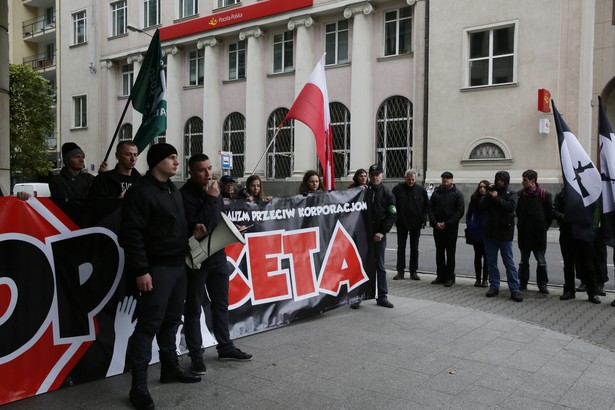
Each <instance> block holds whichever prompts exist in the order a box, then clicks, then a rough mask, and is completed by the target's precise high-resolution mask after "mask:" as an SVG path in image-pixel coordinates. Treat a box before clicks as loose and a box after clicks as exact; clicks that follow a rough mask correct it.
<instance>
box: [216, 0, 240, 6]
mask: <svg viewBox="0 0 615 410" xmlns="http://www.w3.org/2000/svg"><path fill="white" fill-rule="evenodd" d="M217 1H218V7H226V6H232V5H233V4H239V3H241V1H240V0H217Z"/></svg>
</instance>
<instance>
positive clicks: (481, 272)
mask: <svg viewBox="0 0 615 410" xmlns="http://www.w3.org/2000/svg"><path fill="white" fill-rule="evenodd" d="M472 246H473V247H474V275H475V276H476V280H477V281H479V282H480V281H482V282H487V279H488V277H489V273H488V271H487V257H486V256H485V244H484V243H475V244H473V245H472Z"/></svg>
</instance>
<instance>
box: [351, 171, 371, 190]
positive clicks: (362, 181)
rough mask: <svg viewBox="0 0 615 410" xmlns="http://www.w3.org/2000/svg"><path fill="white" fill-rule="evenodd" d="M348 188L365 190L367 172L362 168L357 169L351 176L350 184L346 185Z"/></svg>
mask: <svg viewBox="0 0 615 410" xmlns="http://www.w3.org/2000/svg"><path fill="white" fill-rule="evenodd" d="M350 188H367V171H366V170H364V169H363V168H359V169H357V170H356V171H355V173H354V175H353V176H352V184H350V185H348V189H350Z"/></svg>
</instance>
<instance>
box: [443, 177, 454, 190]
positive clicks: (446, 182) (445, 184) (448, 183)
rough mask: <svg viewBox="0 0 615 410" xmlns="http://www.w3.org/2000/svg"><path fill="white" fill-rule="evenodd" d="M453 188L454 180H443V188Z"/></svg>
mask: <svg viewBox="0 0 615 410" xmlns="http://www.w3.org/2000/svg"><path fill="white" fill-rule="evenodd" d="M452 186H453V178H442V187H444V189H448V188H450V187H452Z"/></svg>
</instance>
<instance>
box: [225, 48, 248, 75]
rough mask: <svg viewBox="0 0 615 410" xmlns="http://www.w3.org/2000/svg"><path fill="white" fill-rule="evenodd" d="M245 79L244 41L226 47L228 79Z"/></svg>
mask: <svg viewBox="0 0 615 410" xmlns="http://www.w3.org/2000/svg"><path fill="white" fill-rule="evenodd" d="M245 77H246V41H245V40H241V41H238V42H236V43H231V44H229V46H228V79H229V80H237V79H239V78H245Z"/></svg>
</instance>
